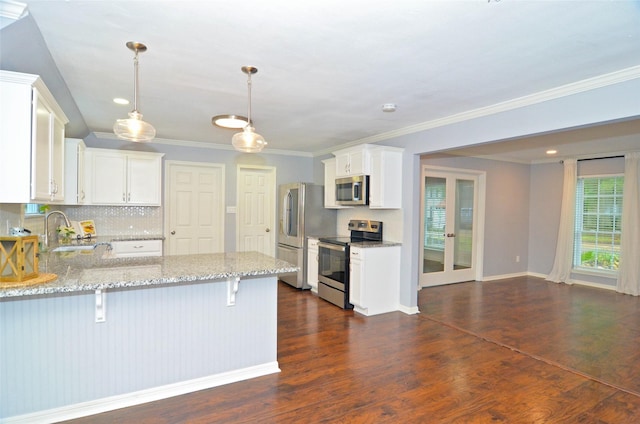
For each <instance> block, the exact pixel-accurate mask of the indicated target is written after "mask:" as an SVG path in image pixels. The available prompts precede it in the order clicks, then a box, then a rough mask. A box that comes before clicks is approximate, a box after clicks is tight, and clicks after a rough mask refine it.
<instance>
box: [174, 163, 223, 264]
mask: <svg viewBox="0 0 640 424" xmlns="http://www.w3.org/2000/svg"><path fill="white" fill-rule="evenodd" d="M165 165H166V171H165V184H166V187H167V188H166V191H165V192H166V200H165V205H166V207H165V236H166V242H165V254H168V255H188V254H196V253H219V252H224V201H225V199H224V165H222V164H210V163H199V162H179V161H167V162H166V163H165Z"/></svg>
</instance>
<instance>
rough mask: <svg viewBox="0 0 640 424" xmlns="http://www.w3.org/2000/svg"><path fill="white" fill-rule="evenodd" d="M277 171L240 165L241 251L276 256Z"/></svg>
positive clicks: (239, 219)
mask: <svg viewBox="0 0 640 424" xmlns="http://www.w3.org/2000/svg"><path fill="white" fill-rule="evenodd" d="M275 181H276V171H275V168H273V167H251V166H242V165H241V166H239V167H238V207H237V210H236V213H237V215H236V217H237V224H238V225H237V234H238V237H237V243H236V245H237V250H238V251H239V252H248V251H258V252H261V253H264V254H265V255H269V256H275V228H276V227H275V215H276V206H275V205H276V203H275V196H276V187H275Z"/></svg>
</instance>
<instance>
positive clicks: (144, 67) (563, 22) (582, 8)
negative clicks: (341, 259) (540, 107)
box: [24, 0, 640, 161]
mask: <svg viewBox="0 0 640 424" xmlns="http://www.w3.org/2000/svg"><path fill="white" fill-rule="evenodd" d="M24 3H26V4H27V5H28V10H29V12H30V13H31V15H32V16H33V19H34V20H35V22H36V23H37V25H38V27H39V29H40V31H41V33H42V35H43V37H44V40H45V42H46V44H47V46H48V49H49V51H50V52H51V55H52V57H53V59H54V61H55V63H56V65H57V67H58V69H59V71H60V73H61V74H62V77H63V78H64V80H65V81H66V84H67V86H68V88H69V90H70V92H71V95H72V96H73V98H74V99H75V102H76V104H77V106H78V108H79V110H80V112H81V114H82V116H83V117H84V120H85V122H86V124H87V125H88V127H89V130H90V131H92V132H111V131H112V130H111V128H112V125H113V123H114V121H115V120H116V119H118V118H124V117H126V115H127V113H128V112H129V111H130V110H131V109H132V106H118V105H116V104H114V103H113V102H112V99H113V98H114V97H126V98H130V99H131V98H132V97H133V96H132V93H133V53H132V52H131V51H130V50H128V49H127V48H126V47H125V43H126V42H127V41H139V42H143V43H145V44H146V45H147V46H148V51H147V52H146V53H143V54H141V56H140V98H139V105H138V106H139V110H140V111H141V112H142V113H143V115H144V119H145V120H146V121H147V122H150V123H151V124H152V125H153V126H154V127H155V128H156V130H157V137H159V138H163V139H175V140H188V141H196V142H203V143H216V144H226V145H228V144H229V143H230V140H231V136H232V135H233V133H234V132H235V131H234V130H225V129H220V128H217V127H214V126H212V125H211V121H210V120H211V117H212V116H213V115H217V114H223V113H235V114H241V115H246V112H247V85H246V81H247V78H246V75H245V74H243V73H242V72H241V71H240V67H241V66H243V65H253V66H256V67H257V68H258V69H259V72H258V73H257V74H255V75H254V76H253V92H252V97H253V102H252V105H253V107H252V113H253V121H254V125H255V128H256V131H257V132H258V133H260V134H262V135H263V136H264V137H265V138H266V139H267V141H268V142H269V145H268V146H267V148H268V149H277V150H294V151H302V152H316V153H318V152H327V151H330V150H331V148H332V147H335V146H341V145H345V144H348V143H352V142H354V141H357V140H362V139H365V138H367V137H372V136H375V135H378V134H381V133H386V132H390V131H395V130H398V129H402V128H406V127H410V126H415V125H419V124H421V123H425V122H429V121H433V120H437V119H441V118H444V117H447V116H451V115H455V114H459V113H463V112H466V111H470V110H474V109H478V108H483V107H487V106H490V105H493V104H496V103H500V102H505V101H508V100H511V99H515V98H519V97H522V96H527V95H531V94H533V93H537V92H540V91H544V90H548V89H551V88H555V87H559V86H562V85H565V84H569V83H572V82H575V81H580V80H584V79H587V78H591V77H595V76H599V75H603V74H607V73H610V72H613V71H617V70H621V69H625V68H630V67H633V66H637V65H640V49H639V48H638V46H640V2H638V1H613V2H612V1H516V0H502V1H499V0H493V1H487V0H468V1H426V0H395V1H387V2H372V1H371V0H308V1H293V0H270V1H264V0H262V1H261V0H244V1H238V2H234V1H229V0H225V1H100V0H98V1H76V0H67V1H58V0H44V1H43V0H34V1H31V0H27V1H24ZM385 103H395V104H397V111H396V112H394V113H385V112H383V111H382V105H383V104H385ZM636 129H638V126H637V125H636ZM628 130H629V128H624V130H623V131H622V132H623V133H624V132H625V131H628ZM638 132H640V131H638ZM627 136H628V134H623V137H622V138H627ZM548 137H549V136H543V137H540V139H538V140H537V141H538V142H541V143H543V144H544V143H551V144H554V142H552V140H550V139H549V138H548ZM556 138H557V136H556ZM615 138H616V139H617V137H615ZM559 140H560V139H559ZM580 141H583V140H580ZM533 142H534V141H531V142H529V143H527V145H526V146H527V147H526V148H525V150H531V149H530V146H532V144H531V143H533ZM520 145H521V146H522V143H520ZM488 146H490V145H485V146H484V148H485V149H486V148H487V147H488ZM504 146H506V145H504ZM504 146H503V147H504ZM585 146H586V145H585ZM493 147H495V146H493ZM608 148H609V149H611V148H612V146H608ZM494 150H495V149H494ZM516 150H518V149H516ZM519 150H522V148H520V149H519ZM495 153H496V152H489V151H478V154H489V155H491V154H495ZM511 154H513V155H515V156H517V157H516V158H514V159H513V160H518V161H531V160H536V159H535V158H533V156H532V155H533V153H532V152H529V154H526V152H521V153H520V154H519V155H518V154H515V153H513V152H512V153H511ZM535 155H537V156H538V157H537V158H538V159H539V155H538V153H537V152H536V153H535Z"/></svg>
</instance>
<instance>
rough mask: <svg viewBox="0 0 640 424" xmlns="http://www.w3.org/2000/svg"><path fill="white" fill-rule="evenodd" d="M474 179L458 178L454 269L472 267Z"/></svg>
mask: <svg viewBox="0 0 640 424" xmlns="http://www.w3.org/2000/svg"><path fill="white" fill-rule="evenodd" d="M474 192H475V189H474V182H473V180H456V221H455V238H454V248H453V249H454V250H453V269H454V270H455V269H468V268H471V259H472V258H471V252H472V251H473V250H472V247H473V196H474Z"/></svg>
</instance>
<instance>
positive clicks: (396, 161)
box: [369, 146, 403, 209]
mask: <svg viewBox="0 0 640 424" xmlns="http://www.w3.org/2000/svg"><path fill="white" fill-rule="evenodd" d="M402 150H403V149H399V148H394V147H386V146H380V147H376V148H374V149H372V150H371V175H370V176H369V208H371V209H399V208H401V207H402Z"/></svg>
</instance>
